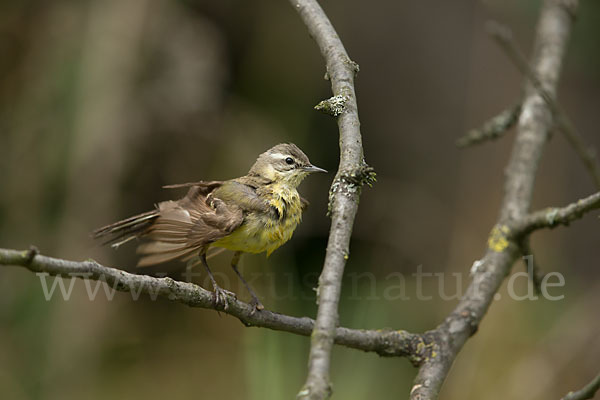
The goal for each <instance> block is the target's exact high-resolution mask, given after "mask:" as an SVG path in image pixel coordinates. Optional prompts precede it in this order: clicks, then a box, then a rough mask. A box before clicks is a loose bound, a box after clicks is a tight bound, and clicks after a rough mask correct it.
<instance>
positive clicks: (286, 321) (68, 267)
mask: <svg viewBox="0 0 600 400" xmlns="http://www.w3.org/2000/svg"><path fill="white" fill-rule="evenodd" d="M0 265H18V266H22V267H25V268H27V269H29V270H30V271H33V272H37V273H41V274H48V275H53V276H60V277H64V278H81V279H91V280H97V281H103V282H105V283H106V284H107V285H109V286H110V287H111V288H113V289H114V290H118V291H122V292H132V293H135V294H137V295H139V294H141V293H144V294H148V295H150V296H151V297H152V298H156V296H160V297H164V298H166V299H168V300H171V301H174V302H177V303H182V304H185V305H188V306H190V307H199V308H206V309H214V310H216V308H215V303H214V297H213V293H212V292H209V291H208V290H205V289H203V288H202V287H200V286H198V285H195V284H193V283H190V282H180V281H175V280H173V279H171V278H168V277H166V278H155V277H152V276H148V275H136V274H131V273H129V272H125V271H122V270H119V269H116V268H110V267H106V266H104V265H101V264H98V263H97V262H95V261H92V260H88V261H82V262H76V261H69V260H63V259H59V258H52V257H47V256H43V255H40V254H37V251H36V250H25V251H18V250H9V249H0ZM219 311H221V312H224V313H226V314H229V315H231V316H234V317H236V318H238V319H239V320H240V321H241V322H242V323H243V324H244V325H245V326H248V327H250V326H256V327H263V328H269V329H273V330H276V331H284V332H290V333H295V334H298V335H303V336H309V335H310V334H311V332H312V330H313V326H314V321H313V320H312V319H310V318H306V317H304V318H297V317H292V316H289V315H284V314H279V313H275V312H271V311H268V310H262V311H260V312H255V309H254V306H252V305H250V304H246V303H244V302H242V301H239V300H237V299H236V300H233V299H229V304H228V307H227V310H220V309H219ZM334 341H335V343H337V344H340V345H342V346H346V347H351V348H354V349H359V350H363V351H369V352H375V353H377V354H379V355H381V356H396V357H398V356H400V357H408V358H409V359H410V360H411V362H413V363H414V364H418V363H419V362H420V360H421V358H422V357H423V354H425V353H424V352H423V349H424V348H425V347H427V346H426V342H427V338H426V336H425V335H417V334H413V333H409V332H406V331H399V330H364V329H349V328H342V327H337V328H336V329H335V332H334Z"/></svg>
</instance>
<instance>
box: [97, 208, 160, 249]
mask: <svg viewBox="0 0 600 400" xmlns="http://www.w3.org/2000/svg"><path fill="white" fill-rule="evenodd" d="M158 216H159V210H152V211H148V212H145V213H143V214H138V215H134V216H133V217H129V218H127V219H124V220H122V221H118V222H115V223H114V224H110V225H106V226H103V227H102V228H98V229H96V230H95V231H93V232H92V236H93V237H94V238H95V239H97V238H107V240H106V241H105V242H103V244H110V245H111V247H114V248H117V247H119V246H120V245H122V244H124V243H127V242H129V241H130V240H133V239H136V238H137V237H139V236H140V235H142V234H144V233H145V232H146V231H147V229H148V228H150V226H152V224H153V223H154V221H155V219H156V218H158Z"/></svg>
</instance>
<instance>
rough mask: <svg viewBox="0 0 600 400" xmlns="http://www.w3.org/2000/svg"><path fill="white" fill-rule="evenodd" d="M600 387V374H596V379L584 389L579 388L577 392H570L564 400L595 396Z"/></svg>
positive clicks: (582, 399)
mask: <svg viewBox="0 0 600 400" xmlns="http://www.w3.org/2000/svg"><path fill="white" fill-rule="evenodd" d="M598 389H600V374H598V375H596V377H595V378H594V379H592V381H591V382H590V383H588V384H587V385H585V386H584V387H583V389H581V390H578V391H576V392H569V393H567V395H566V396H565V397H563V398H562V400H586V399H591V398H593V397H594V395H595V394H596V392H597V391H598Z"/></svg>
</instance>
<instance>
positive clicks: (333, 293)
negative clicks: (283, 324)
mask: <svg viewBox="0 0 600 400" xmlns="http://www.w3.org/2000/svg"><path fill="white" fill-rule="evenodd" d="M290 2H291V4H292V6H293V7H294V9H296V11H298V13H299V14H300V17H301V19H302V21H303V22H304V24H305V25H306V27H307V28H308V31H309V33H310V35H311V36H312V37H313V39H314V40H315V41H316V42H317V45H318V46H319V49H320V51H321V54H322V56H323V58H324V59H325V63H326V65H327V76H328V77H329V79H330V81H331V89H332V92H333V97H332V98H331V99H329V100H327V101H326V102H324V103H323V102H322V103H320V104H319V105H318V108H319V109H320V110H323V111H326V112H328V113H329V114H331V115H333V116H335V117H336V118H337V122H338V128H339V132H340V164H339V167H338V172H337V174H336V177H335V179H334V181H333V183H332V185H331V189H330V198H329V199H330V201H329V211H330V212H329V215H331V229H330V231H329V240H328V242H327V251H326V254H325V262H324V264H323V271H322V272H321V276H320V277H319V287H318V290H317V301H318V304H319V308H318V311H317V318H316V322H315V327H314V330H313V333H312V335H311V347H310V353H309V359H308V376H307V378H306V382H305V384H304V386H303V387H302V389H301V390H300V392H299V394H298V398H300V399H326V398H328V397H329V396H330V395H331V384H330V382H329V369H330V363H331V350H332V347H333V340H334V332H335V327H336V325H337V323H338V303H339V298H340V293H341V286H342V275H343V273H344V267H345V265H346V260H347V259H348V254H349V246H350V236H351V235H352V225H353V223H354V217H355V215H356V211H357V210H358V198H359V195H360V189H361V186H362V185H363V184H364V183H367V184H370V183H371V182H372V180H373V178H374V173H373V171H372V169H371V168H370V167H368V166H367V165H366V163H365V161H364V157H363V149H362V139H361V134H360V121H359V120H358V108H357V104H356V94H355V92H354V75H355V74H356V73H357V72H358V65H357V64H356V63H354V62H353V61H352V60H351V59H350V57H349V56H348V54H347V53H346V50H345V48H344V45H343V44H342V41H341V40H340V38H339V36H338V34H337V32H336V31H335V29H334V27H333V26H332V25H331V22H330V21H329V19H328V18H327V15H325V12H324V11H323V9H322V8H321V6H319V4H318V3H317V1H316V0H290Z"/></svg>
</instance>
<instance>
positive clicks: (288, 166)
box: [249, 143, 327, 187]
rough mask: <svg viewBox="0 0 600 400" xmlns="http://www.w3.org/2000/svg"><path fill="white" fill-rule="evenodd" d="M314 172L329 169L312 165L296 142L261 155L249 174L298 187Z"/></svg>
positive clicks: (274, 148) (284, 144)
mask: <svg viewBox="0 0 600 400" xmlns="http://www.w3.org/2000/svg"><path fill="white" fill-rule="evenodd" d="M313 172H327V171H325V170H324V169H323V168H319V167H315V166H314V165H312V164H311V162H310V160H309V159H308V157H307V156H306V154H304V152H303V151H302V150H300V149H299V148H298V146H296V145H295V144H293V143H282V144H278V145H277V146H274V147H272V148H270V149H269V150H267V151H265V152H264V153H262V154H261V155H259V156H258V158H257V159H256V162H255V163H254V165H253V166H252V168H250V172H249V174H250V175H260V176H262V177H265V178H267V179H270V180H271V181H274V182H281V183H284V184H287V185H290V186H292V187H297V186H298V185H299V184H300V182H302V180H303V179H304V178H305V177H306V176H307V175H308V174H310V173H313Z"/></svg>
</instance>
